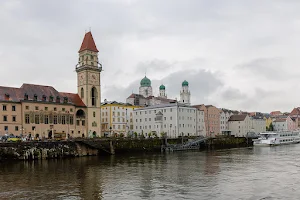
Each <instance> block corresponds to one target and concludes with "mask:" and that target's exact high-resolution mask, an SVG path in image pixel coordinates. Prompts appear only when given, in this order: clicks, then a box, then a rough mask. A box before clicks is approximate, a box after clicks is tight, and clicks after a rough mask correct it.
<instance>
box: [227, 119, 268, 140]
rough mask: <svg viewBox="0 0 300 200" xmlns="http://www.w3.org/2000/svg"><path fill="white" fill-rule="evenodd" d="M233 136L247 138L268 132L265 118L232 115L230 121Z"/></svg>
mask: <svg viewBox="0 0 300 200" xmlns="http://www.w3.org/2000/svg"><path fill="white" fill-rule="evenodd" d="M228 123H229V130H230V131H231V135H233V136H236V137H246V136H249V135H251V134H258V133H261V132H265V131H266V122H265V119H264V118H263V117H249V115H246V114H242V115H232V116H231V117H230V118H229V120H228Z"/></svg>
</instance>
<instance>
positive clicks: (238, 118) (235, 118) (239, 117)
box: [228, 114, 247, 121]
mask: <svg viewBox="0 0 300 200" xmlns="http://www.w3.org/2000/svg"><path fill="white" fill-rule="evenodd" d="M246 117H247V115H245V114H243V115H231V117H230V118H229V120H228V121H244V120H245V118H246Z"/></svg>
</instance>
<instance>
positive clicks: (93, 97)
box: [91, 87, 98, 106]
mask: <svg viewBox="0 0 300 200" xmlns="http://www.w3.org/2000/svg"><path fill="white" fill-rule="evenodd" d="M91 96H92V106H96V102H97V96H98V94H97V89H96V88H95V87H93V88H92V91H91Z"/></svg>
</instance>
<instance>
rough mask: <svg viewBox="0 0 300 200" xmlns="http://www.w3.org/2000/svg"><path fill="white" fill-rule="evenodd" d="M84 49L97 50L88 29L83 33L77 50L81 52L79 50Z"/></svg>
mask: <svg viewBox="0 0 300 200" xmlns="http://www.w3.org/2000/svg"><path fill="white" fill-rule="evenodd" d="M84 50H90V51H94V52H99V51H98V49H97V47H96V44H95V41H94V38H93V36H92V33H91V32H90V31H89V32H87V33H86V34H85V35H84V38H83V41H82V44H81V47H80V49H79V51H78V52H81V51H84Z"/></svg>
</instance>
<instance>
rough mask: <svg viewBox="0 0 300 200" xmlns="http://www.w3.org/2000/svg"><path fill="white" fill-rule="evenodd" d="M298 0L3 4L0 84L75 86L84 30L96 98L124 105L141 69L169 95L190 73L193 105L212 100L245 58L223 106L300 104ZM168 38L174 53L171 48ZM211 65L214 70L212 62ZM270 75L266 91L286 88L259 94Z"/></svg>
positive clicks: (36, 0)
mask: <svg viewBox="0 0 300 200" xmlns="http://www.w3.org/2000/svg"><path fill="white" fill-rule="evenodd" d="M299 6H300V4H299V2H298V1H291V0H290V1H289V0H286V1H278V0H266V1H259V0H252V1H237V0H228V1H224V0H211V1H207V0H190V1H182V0H165V1H161V0H149V1H135V0H133V1H132V0H128V1H125V0H124V1H118V0H86V1H71V0H66V1H58V0H51V1H39V0H28V1H18V0H2V1H0V16H1V17H0V24H1V32H0V66H1V67H0V80H1V81H0V85H8V86H20V85H21V84H22V83H23V82H28V83H36V84H44V85H53V86H54V87H55V88H57V89H58V90H60V91H66V92H76V73H75V72H74V65H75V64H76V63H77V60H78V57H77V51H78V49H79V47H80V44H81V41H82V39H83V34H84V30H87V29H88V27H91V28H92V32H93V35H94V38H95V41H96V43H97V46H98V49H99V51H100V52H99V58H100V61H101V62H102V64H103V67H104V70H105V71H104V72H103V73H102V74H101V83H102V86H103V94H102V97H103V98H107V99H109V100H114V99H115V100H119V101H125V99H126V97H127V96H128V95H129V94H130V93H131V91H132V90H134V92H138V87H139V81H140V79H141V78H142V77H143V75H144V73H145V71H147V76H149V78H150V79H152V82H153V87H154V90H155V91H156V94H157V88H158V86H159V85H160V84H161V83H164V84H165V85H166V86H167V93H168V95H169V97H171V98H172V97H179V90H180V88H181V82H182V81H183V80H184V79H187V80H188V81H189V82H190V89H191V93H192V101H193V103H202V102H203V103H215V102H219V101H220V99H213V93H216V91H219V90H220V88H222V85H223V83H224V84H226V85H228V82H230V81H228V80H225V79H222V77H223V74H222V73H224V74H226V73H227V72H228V69H229V68H230V69H229V71H230V70H231V68H232V66H234V65H236V62H237V61H239V62H240V63H242V64H240V65H239V66H238V67H236V68H234V70H235V71H236V72H237V75H238V76H235V77H229V78H231V79H235V82H234V83H231V85H229V86H231V87H232V88H231V89H230V88H229V89H228V88H227V89H228V90H225V93H222V95H223V96H222V98H223V102H219V103H220V104H224V105H228V107H235V106H241V107H243V106H247V104H248V105H249V106H252V107H253V109H254V108H256V109H269V108H270V107H271V106H278V108H277V109H280V108H286V107H288V106H290V107H293V106H297V102H296V99H299V95H297V94H295V92H294V90H295V89H294V87H291V85H294V86H295V85H296V84H297V78H298V74H299V73H300V71H299V68H298V66H297V63H299V58H298V55H297V50H298V47H299V42H298V36H299V34H300V32H299V29H298V21H299V18H300V15H299V12H298V11H299ZM157 41H159V42H160V43H155V42H157ZM172 44H175V45H174V46H172V48H173V49H170V48H168V47H169V46H170V45H172ZM149 49H151V50H152V51H148V50H149ZM160 49H163V50H165V49H166V51H159V50H160ZM140 52H141V53H140ZM144 52H146V53H144ZM149 52H150V53H149ZM151 52H152V53H155V52H159V53H160V54H161V55H152V54H151ZM143 53H144V54H143ZM145 55H146V56H145ZM147 56H148V57H147ZM195 57H196V58H195ZM193 58H195V59H194V60H193ZM253 58H257V59H253ZM247 60H248V62H246V61H247ZM211 63H214V64H216V65H218V66H213V67H215V68H212V67H211V65H210V64H211ZM223 63H224V65H223ZM289 63H292V64H291V65H289ZM205 69H209V70H205ZM215 71H218V72H217V73H216V72H215ZM248 79H249V80H251V81H252V82H250V81H249V83H248V82H246V81H247V80H248ZM287 79H288V81H286V80H287ZM221 80H222V81H221ZM291 80H292V81H295V82H292V81H291ZM270 81H272V82H271V84H272V85H271V87H272V88H278V86H279V85H280V86H282V87H281V88H285V89H284V90H283V91H277V93H269V91H268V90H266V89H261V91H260V90H259V88H266V85H267V84H270ZM236 83H238V84H239V83H241V85H239V89H240V91H244V88H247V87H246V86H245V85H248V84H254V86H253V87H258V89H257V91H256V92H255V93H256V95H258V96H262V97H263V99H262V100H261V101H259V100H257V99H256V98H255V97H251V96H250V97H249V96H248V94H247V95H246V99H250V100H251V101H252V103H251V102H250V100H249V101H248V102H247V104H242V101H243V98H244V95H245V94H244V93H246V92H239V91H237V90H236V89H234V86H235V85H234V84H236ZM243 84H245V85H243ZM127 86H128V87H127ZM218 88H219V89H218ZM223 89H224V88H223ZM278 93H280V94H281V93H284V94H286V99H285V100H284V101H283V100H281V101H282V102H284V103H280V100H277V98H278ZM231 99H235V101H232V100H231ZM267 99H268V100H267ZM294 99H295V100H294ZM240 101H241V102H240ZM270 102H275V103H274V104H272V103H270Z"/></svg>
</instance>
